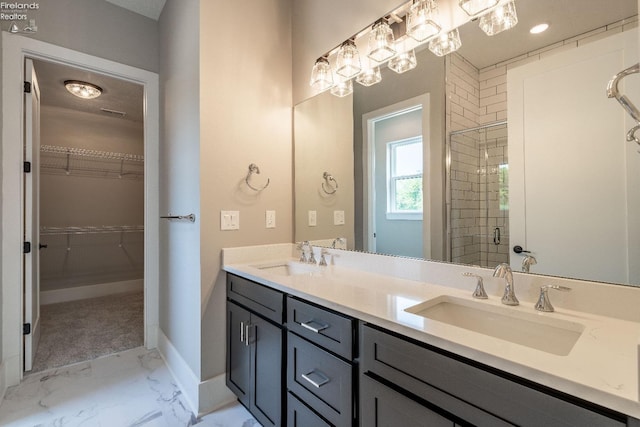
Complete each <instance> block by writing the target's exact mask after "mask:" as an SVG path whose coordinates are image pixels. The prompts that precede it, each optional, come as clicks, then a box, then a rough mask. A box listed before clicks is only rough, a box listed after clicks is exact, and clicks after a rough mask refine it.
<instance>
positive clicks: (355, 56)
mask: <svg viewBox="0 0 640 427" xmlns="http://www.w3.org/2000/svg"><path fill="white" fill-rule="evenodd" d="M360 69H361V67H360V53H359V52H358V48H357V47H356V45H355V43H354V42H353V41H351V40H349V41H346V42H344V43H343V44H342V46H340V50H338V56H337V57H336V74H339V75H341V76H342V77H345V78H347V79H350V78H351V77H353V76H355V75H357V74H358V73H359V72H360Z"/></svg>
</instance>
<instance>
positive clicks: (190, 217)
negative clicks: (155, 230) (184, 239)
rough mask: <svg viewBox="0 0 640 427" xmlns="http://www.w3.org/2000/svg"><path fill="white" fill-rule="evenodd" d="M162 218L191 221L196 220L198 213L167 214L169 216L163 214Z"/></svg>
mask: <svg viewBox="0 0 640 427" xmlns="http://www.w3.org/2000/svg"><path fill="white" fill-rule="evenodd" d="M160 218H164V219H169V220H171V219H177V220H180V221H184V220H187V221H190V222H196V215H195V214H189V215H171V214H169V215H167V216H161V217H160Z"/></svg>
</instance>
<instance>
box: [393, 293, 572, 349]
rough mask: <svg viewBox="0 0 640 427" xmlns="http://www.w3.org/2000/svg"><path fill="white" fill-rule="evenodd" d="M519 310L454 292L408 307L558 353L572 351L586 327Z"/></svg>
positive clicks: (464, 326)
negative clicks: (450, 294)
mask: <svg viewBox="0 0 640 427" xmlns="http://www.w3.org/2000/svg"><path fill="white" fill-rule="evenodd" d="M517 310H518V309H517V308H506V307H498V306H494V305H489V304H486V303H482V302H477V301H470V300H465V299H462V298H456V297H450V296H440V297H437V298H434V299H431V300H429V301H425V302H422V303H420V304H417V305H414V306H411V307H408V308H406V309H405V311H406V312H408V313H413V314H415V315H418V316H422V317H425V318H427V319H431V320H435V321H438V322H442V323H447V324H449V325H452V326H456V327H458V328H463V329H467V330H469V331H473V332H478V333H480V334H484V335H489V336H491V337H494V338H499V339H501V340H504V341H509V342H512V343H515V344H520V345H523V346H526V347H530V348H535V349H537V350H541V351H544V352H547V353H551V354H555V355H558V356H566V355H568V354H569V353H570V352H571V349H572V348H573V346H574V345H575V343H576V342H577V341H578V338H580V335H582V332H583V331H584V326H583V325H581V324H579V323H575V322H570V321H566V320H561V319H555V318H551V317H549V316H544V315H537V314H535V313H527V312H518V311H517Z"/></svg>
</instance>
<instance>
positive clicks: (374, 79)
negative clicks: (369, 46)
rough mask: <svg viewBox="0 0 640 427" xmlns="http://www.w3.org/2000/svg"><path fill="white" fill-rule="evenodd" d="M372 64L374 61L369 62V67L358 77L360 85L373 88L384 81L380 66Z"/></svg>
mask: <svg viewBox="0 0 640 427" xmlns="http://www.w3.org/2000/svg"><path fill="white" fill-rule="evenodd" d="M372 62H373V61H368V65H367V66H366V67H364V68H363V69H362V71H361V72H360V74H358V76H357V77H356V82H358V83H360V84H361V85H362V86H373V85H374V84H376V83H380V82H381V81H382V74H381V73H380V66H378V65H374V64H372Z"/></svg>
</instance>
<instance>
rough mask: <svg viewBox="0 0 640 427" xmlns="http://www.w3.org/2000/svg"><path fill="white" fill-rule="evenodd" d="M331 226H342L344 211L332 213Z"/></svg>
mask: <svg viewBox="0 0 640 427" xmlns="http://www.w3.org/2000/svg"><path fill="white" fill-rule="evenodd" d="M333 225H344V211H333Z"/></svg>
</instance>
